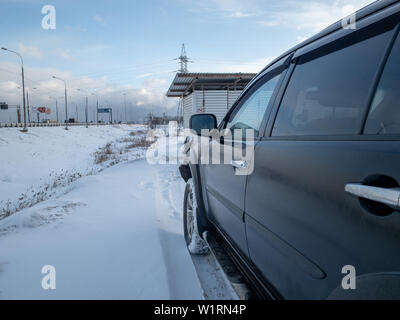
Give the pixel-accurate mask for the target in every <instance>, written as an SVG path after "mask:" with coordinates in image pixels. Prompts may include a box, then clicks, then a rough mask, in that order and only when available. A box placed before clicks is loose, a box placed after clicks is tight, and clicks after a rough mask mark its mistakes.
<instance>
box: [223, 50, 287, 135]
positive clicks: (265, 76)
mask: <svg viewBox="0 0 400 320" xmlns="http://www.w3.org/2000/svg"><path fill="white" fill-rule="evenodd" d="M291 57H292V54H290V55H288V56H285V57H283V58H282V59H280V60H279V61H277V62H276V63H275V64H273V65H272V66H271V67H270V68H268V70H266V71H264V72H263V73H262V74H260V75H259V76H257V77H258V79H257V80H256V81H254V83H252V84H251V85H250V86H249V87H248V88H247V89H246V90H245V91H244V92H243V93H242V94H241V95H240V97H239V98H238V99H237V100H236V101H235V103H234V104H233V106H232V107H231V109H230V110H229V111H228V112H227V114H226V115H225V117H224V118H223V119H222V121H221V123H220V125H219V126H218V130H219V131H222V130H224V129H226V126H227V124H228V122H229V120H230V118H231V116H232V115H233V114H235V113H237V112H238V111H239V109H240V108H241V107H242V106H243V105H244V104H245V103H246V101H247V100H248V99H249V97H251V96H252V95H253V94H254V92H256V91H257V90H258V89H259V88H260V87H262V86H263V85H264V84H265V83H266V82H268V81H269V80H271V79H272V78H273V76H272V77H271V75H272V74H273V73H274V72H279V71H278V70H279V69H281V68H282V71H281V77H280V79H279V81H278V83H277V85H276V87H275V89H274V92H273V94H272V96H271V99H270V101H269V103H268V106H267V108H266V112H265V114H264V117H263V119H262V121H261V124H260V128H259V130H258V136H257V137H255V139H259V138H260V137H262V136H263V133H264V131H265V126H266V123H267V121H268V119H269V116H270V114H271V111H272V107H271V103H272V102H275V99H276V96H277V93H278V92H279V89H280V86H281V85H282V81H283V79H284V76H285V75H284V72H285V71H287V69H288V67H289V66H290V61H291ZM285 68H286V70H285ZM272 106H273V105H272Z"/></svg>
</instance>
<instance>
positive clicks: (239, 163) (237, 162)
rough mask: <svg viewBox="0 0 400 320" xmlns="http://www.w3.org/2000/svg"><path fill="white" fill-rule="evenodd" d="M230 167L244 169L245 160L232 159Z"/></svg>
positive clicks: (245, 166)
mask: <svg viewBox="0 0 400 320" xmlns="http://www.w3.org/2000/svg"><path fill="white" fill-rule="evenodd" d="M232 167H234V168H235V169H246V168H247V161H244V160H232Z"/></svg>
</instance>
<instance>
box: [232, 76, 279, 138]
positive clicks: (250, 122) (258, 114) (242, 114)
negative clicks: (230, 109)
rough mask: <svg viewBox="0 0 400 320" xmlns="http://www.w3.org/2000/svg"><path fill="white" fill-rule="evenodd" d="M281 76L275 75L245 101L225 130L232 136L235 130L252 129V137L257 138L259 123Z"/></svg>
mask: <svg viewBox="0 0 400 320" xmlns="http://www.w3.org/2000/svg"><path fill="white" fill-rule="evenodd" d="M281 74H282V73H279V74H276V73H275V75H274V76H272V78H270V79H269V80H267V81H266V82H265V83H264V84H262V85H261V86H260V87H259V88H258V89H257V90H255V91H254V92H253V94H251V95H250V96H249V97H248V98H247V99H246V100H245V102H244V103H243V104H242V105H241V107H240V108H239V110H238V111H237V112H235V113H234V114H232V116H231V119H230V120H229V121H228V123H227V126H226V128H227V129H230V130H231V132H232V134H233V132H234V130H235V129H243V130H246V129H252V130H254V136H255V137H256V136H258V133H259V130H260V126H261V122H262V120H263V118H264V115H265V112H266V110H267V107H268V104H269V102H270V100H271V97H272V95H273V93H274V90H275V88H276V86H277V84H278V82H279V79H280V76H281Z"/></svg>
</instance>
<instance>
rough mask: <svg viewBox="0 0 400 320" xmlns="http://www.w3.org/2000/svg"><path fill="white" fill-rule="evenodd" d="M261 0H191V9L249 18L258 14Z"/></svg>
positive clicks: (226, 16) (227, 16) (223, 15)
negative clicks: (193, 0) (195, 0)
mask: <svg viewBox="0 0 400 320" xmlns="http://www.w3.org/2000/svg"><path fill="white" fill-rule="evenodd" d="M260 3H262V0H247V1H241V0H203V1H197V2H195V3H193V2H191V3H190V4H191V6H192V7H191V10H192V11H197V12H200V13H201V12H207V13H213V14H218V15H220V16H222V17H224V18H236V19H240V18H249V17H253V16H256V15H258V14H259V11H258V9H259V8H260Z"/></svg>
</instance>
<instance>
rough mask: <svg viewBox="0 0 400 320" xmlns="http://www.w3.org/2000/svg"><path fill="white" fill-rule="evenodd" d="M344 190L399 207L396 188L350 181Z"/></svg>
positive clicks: (399, 191) (399, 193)
mask: <svg viewBox="0 0 400 320" xmlns="http://www.w3.org/2000/svg"><path fill="white" fill-rule="evenodd" d="M345 191H346V192H347V193H350V194H352V195H354V196H357V197H359V198H364V199H368V200H372V201H376V202H380V203H383V204H386V205H388V206H390V207H394V208H396V209H400V189H398V188H395V189H385V188H378V187H371V186H365V185H362V184H357V183H350V184H347V185H346V187H345Z"/></svg>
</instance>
